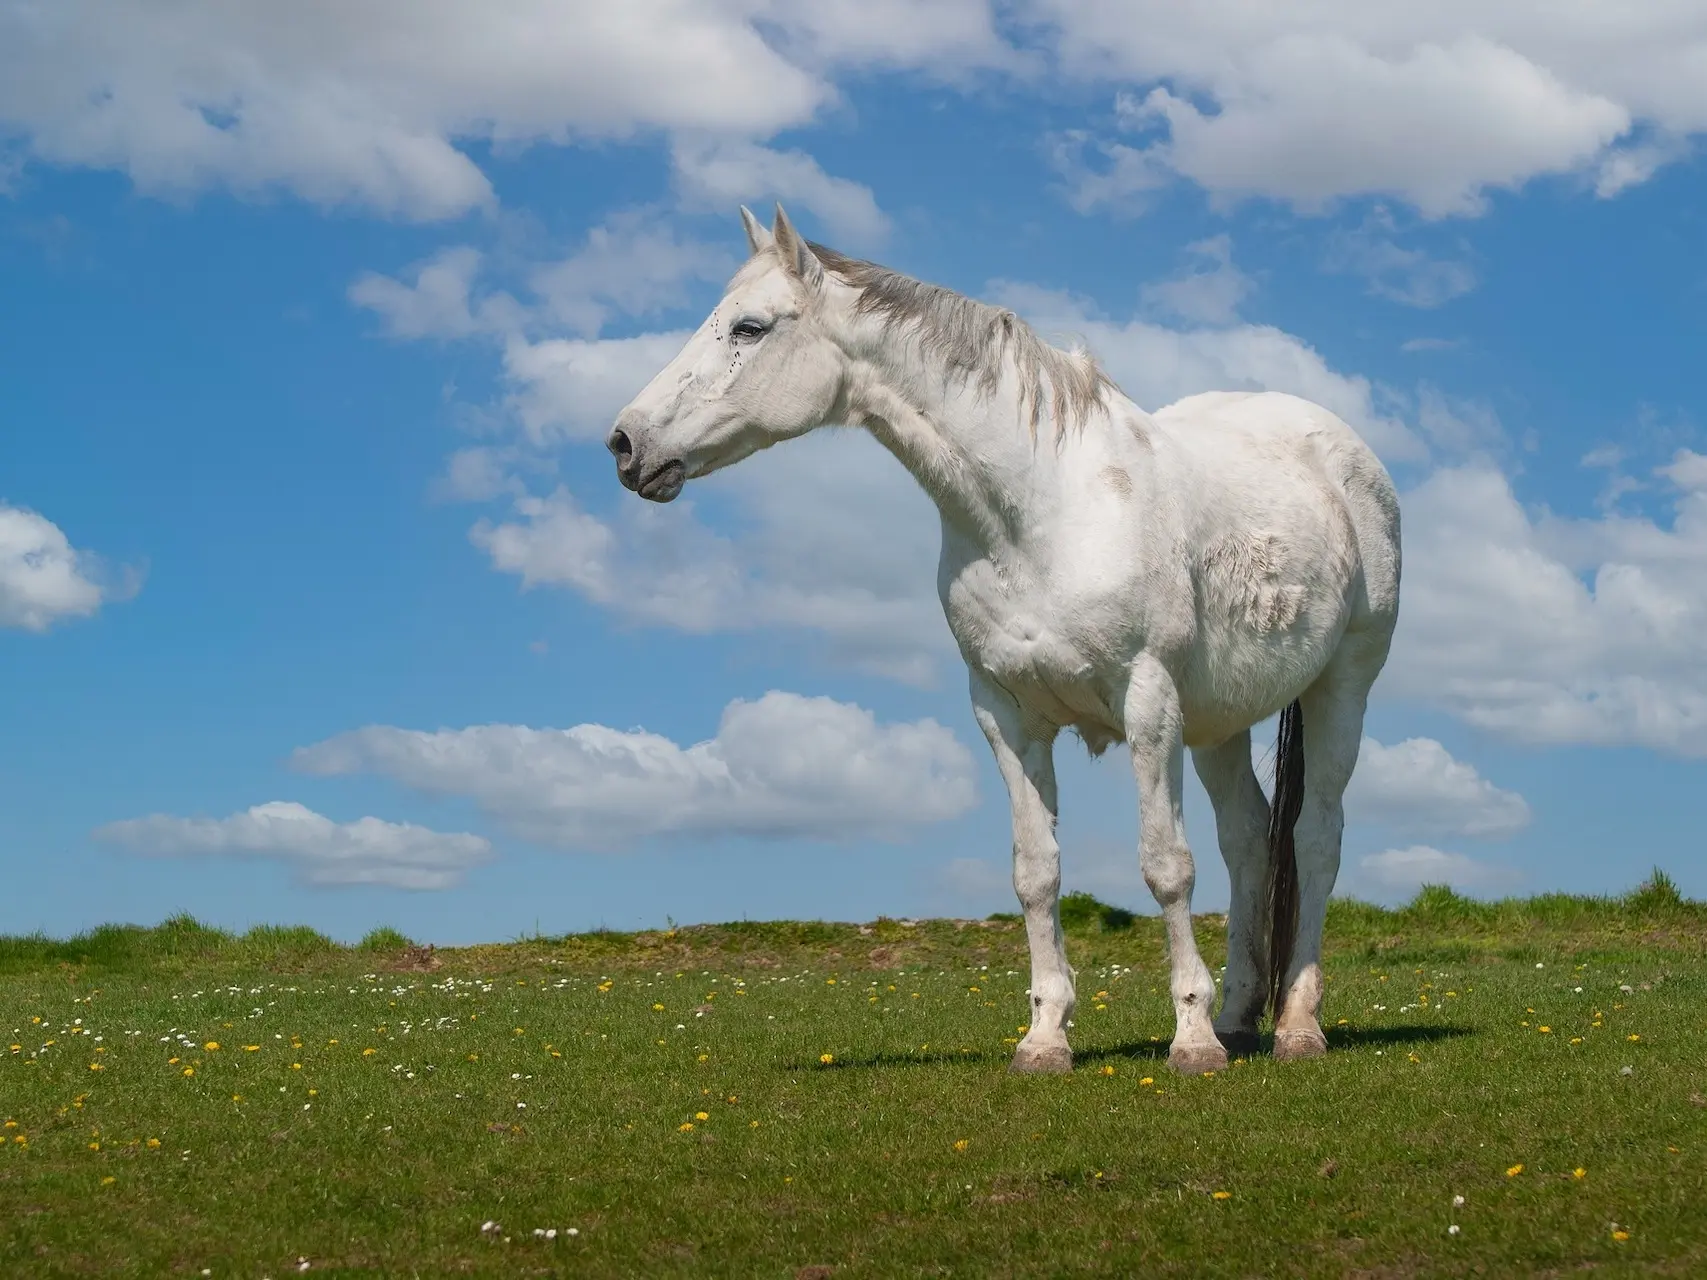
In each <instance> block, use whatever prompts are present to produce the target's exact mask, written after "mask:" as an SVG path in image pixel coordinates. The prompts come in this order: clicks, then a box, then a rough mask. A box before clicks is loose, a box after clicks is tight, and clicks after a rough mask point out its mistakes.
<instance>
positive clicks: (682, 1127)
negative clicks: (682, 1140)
mask: <svg viewBox="0 0 1707 1280" xmlns="http://www.w3.org/2000/svg"><path fill="white" fill-rule="evenodd" d="M676 1132H677V1133H692V1132H693V1121H692V1120H689V1121H686V1122H685V1123H683V1124H679V1125H677V1126H676Z"/></svg>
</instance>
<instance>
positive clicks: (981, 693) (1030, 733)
mask: <svg viewBox="0 0 1707 1280" xmlns="http://www.w3.org/2000/svg"><path fill="white" fill-rule="evenodd" d="M972 711H973V714H974V715H975V716H976V717H977V719H978V727H979V728H981V729H983V731H984V736H985V737H986V738H988V739H989V740H990V750H991V751H993V752H995V755H996V767H997V768H998V769H1000V770H1001V773H1002V781H1003V782H1004V783H1006V784H1007V788H1008V802H1009V804H1010V805H1011V806H1012V808H1013V822H1014V892H1015V893H1017V894H1018V895H1019V902H1020V907H1021V909H1022V910H1023V911H1024V912H1025V934H1026V941H1027V942H1029V943H1030V945H1031V1010H1030V1013H1031V1017H1030V1022H1031V1025H1030V1027H1029V1028H1028V1029H1027V1030H1026V1033H1025V1038H1024V1039H1023V1040H1021V1041H1020V1042H1019V1048H1017V1049H1016V1050H1014V1060H1013V1063H1012V1069H1013V1070H1015V1071H1051V1072H1055V1071H1071V1070H1072V1068H1073V1051H1072V1049H1071V1048H1070V1047H1069V1046H1068V1044H1067V1022H1068V1020H1069V1019H1070V1018H1072V1016H1073V1005H1074V1003H1075V1000H1074V996H1073V971H1072V969H1071V968H1069V967H1068V964H1067V948H1066V942H1065V939H1063V938H1062V936H1061V913H1060V898H1061V848H1060V846H1059V845H1058V844H1056V843H1055V756H1054V738H1055V734H1054V731H1053V730H1052V729H1048V728H1046V727H1044V726H1037V725H1028V724H1027V722H1026V717H1025V714H1024V712H1023V710H1022V709H1021V708H1020V705H1019V703H1017V702H1016V701H1014V699H1013V697H1012V696H1011V695H1010V694H1009V693H1008V692H1007V691H1006V690H1005V689H1002V688H1000V687H999V686H997V685H995V684H993V683H991V682H990V681H989V680H987V679H985V678H984V677H983V676H981V675H979V674H978V673H977V672H973V673H972Z"/></svg>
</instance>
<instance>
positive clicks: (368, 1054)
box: [362, 1049, 473, 1058]
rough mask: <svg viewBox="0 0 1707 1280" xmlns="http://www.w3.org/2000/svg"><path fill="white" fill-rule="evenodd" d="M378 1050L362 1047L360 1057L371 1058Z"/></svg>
mask: <svg viewBox="0 0 1707 1280" xmlns="http://www.w3.org/2000/svg"><path fill="white" fill-rule="evenodd" d="M378 1052H379V1050H378V1049H363V1050H362V1057H364V1058H371V1057H373V1055H374V1054H376V1053H378ZM469 1056H470V1057H473V1055H472V1054H470V1055H469Z"/></svg>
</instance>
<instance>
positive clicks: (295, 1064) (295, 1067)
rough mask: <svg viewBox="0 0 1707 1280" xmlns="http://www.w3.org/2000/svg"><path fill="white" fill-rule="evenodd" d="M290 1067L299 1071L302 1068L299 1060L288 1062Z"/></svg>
mask: <svg viewBox="0 0 1707 1280" xmlns="http://www.w3.org/2000/svg"><path fill="white" fill-rule="evenodd" d="M290 1069H291V1070H292V1071H301V1070H302V1064H301V1063H300V1062H293V1063H291V1064H290Z"/></svg>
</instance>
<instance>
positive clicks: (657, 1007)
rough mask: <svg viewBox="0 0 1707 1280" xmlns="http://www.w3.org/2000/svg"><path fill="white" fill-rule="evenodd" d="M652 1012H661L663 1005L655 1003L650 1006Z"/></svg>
mask: <svg viewBox="0 0 1707 1280" xmlns="http://www.w3.org/2000/svg"><path fill="white" fill-rule="evenodd" d="M652 1012H653V1013H662V1012H664V1006H663V1005H661V1004H655V1005H653V1006H652Z"/></svg>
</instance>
